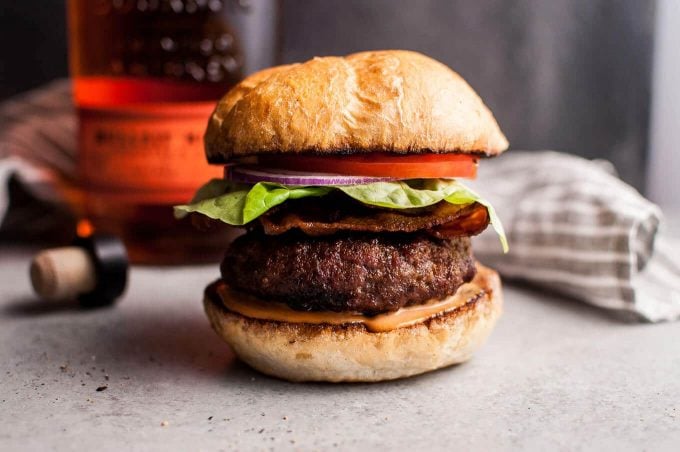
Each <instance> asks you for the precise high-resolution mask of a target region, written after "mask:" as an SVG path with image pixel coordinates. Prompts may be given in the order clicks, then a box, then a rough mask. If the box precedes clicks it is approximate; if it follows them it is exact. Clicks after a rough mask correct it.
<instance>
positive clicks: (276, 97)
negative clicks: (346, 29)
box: [205, 50, 508, 162]
mask: <svg viewBox="0 0 680 452" xmlns="http://www.w3.org/2000/svg"><path fill="white" fill-rule="evenodd" d="M507 147H508V141H507V140H506V138H505V136H504V135H503V133H502V132H501V130H500V128H499V127H498V123H497V122H496V120H495V119H494V117H493V114H492V113H491V111H489V109H488V108H487V107H486V105H484V103H483V102H482V100H481V99H480V98H479V96H478V95H477V94H476V93H475V91H474V90H473V89H472V88H471V87H470V86H469V85H468V84H467V83H466V82H465V80H463V78H462V77H461V76H460V75H458V74H457V73H455V72H454V71H452V70H451V69H449V68H448V67H447V66H445V65H443V64H442V63H439V62H438V61H436V60H433V59H432V58H429V57H426V56H425V55H422V54H420V53H416V52H409V51H404V50H385V51H374V52H361V53H355V54H352V55H348V56H346V57H323V58H314V59H312V60H309V61H307V62H305V63H300V64H291V65H286V66H277V67H273V68H269V69H266V70H264V71H261V72H257V73H255V74H253V75H251V76H250V77H248V78H246V79H245V80H243V81H242V82H241V83H239V84H238V85H236V87H234V88H233V89H232V90H231V91H229V92H228V93H227V94H226V95H225V96H224V97H223V98H222V100H220V102H219V103H218V104H217V107H216V109H215V111H214V113H213V115H212V117H211V118H210V122H209V123H208V130H207V131H206V134H205V148H206V155H207V157H208V160H209V161H211V162H222V161H225V160H228V159H230V158H232V157H239V156H247V155H253V154H266V153H279V152H283V153H316V154H337V153H365V152H392V153H397V154H404V153H418V152H436V153H439V152H460V153H474V154H483V155H489V156H492V155H497V154H500V153H501V152H503V151H504V150H505V149H506V148H507Z"/></svg>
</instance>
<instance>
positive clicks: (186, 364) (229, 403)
mask: <svg viewBox="0 0 680 452" xmlns="http://www.w3.org/2000/svg"><path fill="white" fill-rule="evenodd" d="M29 254H30V253H29V251H28V250H25V249H19V248H12V247H3V248H0V450H3V451H10V450H47V449H55V450H86V449H97V450H121V449H123V450H128V449H130V450H329V449H333V450H368V449H375V448H381V449H383V450H452V449H454V450H455V449H459V450H508V449H526V450H649V451H653V450H672V449H674V450H677V447H678V444H680V325H678V324H662V325H647V324H624V323H620V322H618V321H616V320H614V319H612V318H611V317H609V316H607V315H605V314H603V313H602V312H601V311H598V310H596V309H594V308H590V307H587V306H584V305H581V304H579V303H576V302H572V301H567V300H562V299H558V298H554V297H551V296H547V295H545V294H541V293H537V292H534V291H531V290H528V289H523V288H517V287H507V288H506V312H505V315H504V318H503V319H502V321H501V323H500V325H499V327H498V329H497V330H496V331H495V333H494V334H493V336H492V337H491V339H490V341H489V342H488V344H487V345H486V346H485V347H484V349H483V350H482V351H481V352H480V353H479V354H478V355H477V356H476V357H475V358H474V359H473V360H472V361H470V362H469V363H467V364H464V365H460V366H457V367H453V368H450V369H446V370H443V371H439V372H435V373H432V374H429V375H425V376H422V377H418V378H413V379H409V380H403V381H397V382H392V383H383V384H360V385H358V384H354V385H325V384H312V385H309V384H305V385H303V384H292V383H287V382H283V381H278V380H275V379H271V378H267V377H264V376H262V375H260V374H257V373H255V372H253V371H251V370H250V369H248V368H246V367H245V366H244V365H242V364H240V363H239V362H238V361H236V360H235V359H234V357H233V355H232V354H231V353H230V351H229V350H228V349H227V347H226V346H224V345H223V344H222V343H221V342H220V341H219V340H218V338H217V337H216V336H215V335H214V334H213V333H212V331H211V330H210V329H209V326H208V323H207V321H206V320H205V318H204V316H203V313H202V311H201V305H200V298H201V291H202V288H203V286H204V285H205V283H207V282H208V281H210V280H211V279H213V278H214V277H216V275H217V268H216V266H215V267H200V268H176V269H153V268H135V269H134V270H133V272H132V277H131V284H130V287H129V290H128V293H127V295H126V297H125V298H124V299H122V300H121V301H120V303H119V304H118V305H117V306H116V307H114V308H111V309H103V310H95V311H80V310H75V309H69V308H67V307H63V306H62V307H50V306H49V305H45V304H41V303H39V302H36V300H34V299H33V297H32V295H31V292H30V290H29V282H28V278H27V265H28V259H29ZM100 387H106V389H103V390H101V391H97V388H100ZM166 422H167V425H165V426H163V425H162V424H165V423H166Z"/></svg>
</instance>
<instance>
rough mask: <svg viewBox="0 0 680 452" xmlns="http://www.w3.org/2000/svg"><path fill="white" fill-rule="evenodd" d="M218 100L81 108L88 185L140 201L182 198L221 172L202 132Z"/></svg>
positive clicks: (81, 160)
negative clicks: (212, 162)
mask: <svg viewBox="0 0 680 452" xmlns="http://www.w3.org/2000/svg"><path fill="white" fill-rule="evenodd" d="M214 107H215V103H214V102H195V103H155V104H137V105H134V106H131V105H129V106H116V107H110V108H109V107H105V108H101V107H97V108H79V110H78V112H79V118H80V133H79V146H80V147H79V149H80V156H79V159H78V162H79V173H80V178H81V179H80V180H81V181H82V184H83V189H84V190H85V191H87V192H90V193H92V194H96V195H98V196H103V197H106V196H110V197H113V198H116V199H121V200H123V199H124V200H126V201H130V202H140V203H142V202H143V203H163V204H167V203H182V202H186V201H187V200H188V199H189V198H191V196H192V195H193V193H194V191H195V190H196V188H198V187H199V186H201V185H202V184H204V183H205V182H207V181H208V180H209V179H211V178H214V177H222V172H223V169H222V167H221V166H219V165H209V164H208V163H207V161H206V159H205V153H204V149H203V134H204V132H205V128H206V125H207V123H208V118H209V117H210V114H211V113H212V111H213V109H214Z"/></svg>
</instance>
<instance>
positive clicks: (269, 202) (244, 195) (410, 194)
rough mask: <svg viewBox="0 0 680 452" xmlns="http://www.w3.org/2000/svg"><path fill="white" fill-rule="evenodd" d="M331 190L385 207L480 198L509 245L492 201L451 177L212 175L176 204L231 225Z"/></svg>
mask: <svg viewBox="0 0 680 452" xmlns="http://www.w3.org/2000/svg"><path fill="white" fill-rule="evenodd" d="M333 190H339V191H342V192H343V193H344V194H346V195H347V196H349V197H351V198H353V199H355V200H357V201H359V202H361V203H364V204H368V205H371V206H377V207H383V208H387V209H413V208H418V207H426V206H431V205H433V204H436V203H438V202H440V201H446V202H449V203H451V204H457V205H465V204H471V203H473V202H478V203H480V204H482V205H483V206H484V207H486V209H487V211H488V212H489V219H490V222H491V226H492V227H493V228H494V230H495V231H496V233H497V234H498V237H499V239H500V242H501V245H502V246H503V251H504V252H507V251H508V242H507V239H506V237H505V232H504V231H503V225H502V224H501V222H500V220H499V218H498V215H496V211H495V210H494V208H493V207H492V206H491V204H489V202H487V201H486V200H484V199H483V198H481V197H480V196H479V195H478V194H477V193H475V192H474V191H472V190H470V189H469V188H467V187H465V186H464V185H462V184H461V183H460V182H458V181H456V180H452V179H412V180H406V181H391V182H374V183H371V184H361V185H349V186H309V187H295V186H285V185H280V184H275V183H271V182H259V183H257V184H255V185H244V184H235V183H233V182H230V181H226V180H223V179H213V180H211V181H210V182H208V183H207V184H205V185H204V186H203V187H201V188H199V189H198V191H197V192H196V195H195V196H194V198H193V199H192V200H191V201H190V202H189V204H185V205H180V206H175V217H177V218H183V217H185V216H186V215H188V214H189V213H192V212H197V213H200V214H203V215H205V216H207V217H210V218H212V219H215V220H220V221H223V222H225V223H227V224H230V225H233V226H242V225H244V224H247V223H249V222H251V221H253V220H254V219H256V218H257V217H259V216H260V215H262V214H264V213H265V212H267V211H268V210H269V209H271V208H272V207H274V206H277V205H279V204H282V203H284V202H286V201H287V200H289V199H300V198H307V197H321V196H325V195H327V194H328V193H330V192H331V191H333Z"/></svg>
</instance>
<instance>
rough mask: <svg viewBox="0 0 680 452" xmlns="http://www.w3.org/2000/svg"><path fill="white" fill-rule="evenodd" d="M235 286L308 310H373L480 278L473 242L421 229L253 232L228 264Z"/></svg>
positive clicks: (226, 275) (230, 253) (233, 249)
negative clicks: (317, 234)
mask: <svg viewBox="0 0 680 452" xmlns="http://www.w3.org/2000/svg"><path fill="white" fill-rule="evenodd" d="M220 269H221V272H222V277H223V279H224V280H225V281H226V282H227V284H229V285H230V286H231V287H232V288H234V289H238V290H241V291H243V292H246V293H249V294H252V295H255V296H257V297H259V298H261V299H262V300H264V301H279V302H283V303H286V304H288V306H290V307H291V308H293V309H296V310H304V311H335V312H343V311H353V312H361V313H364V314H367V315H375V314H379V313H381V312H386V311H394V310H397V309H399V308H400V307H403V306H409V305H414V304H420V303H424V302H426V301H428V300H431V299H433V298H434V299H441V298H444V297H446V296H448V295H451V294H453V293H455V291H456V290H457V289H458V287H460V286H461V285H462V284H464V283H466V282H468V281H470V280H471V279H472V278H473V277H474V275H475V265H474V261H473V258H472V253H471V248H470V239H469V238H468V237H456V238H453V239H439V238H435V237H432V236H430V235H427V234H425V233H416V234H413V233H411V234H402V233H396V234H389V233H381V234H370V233H364V234H356V233H354V234H334V235H332V236H322V237H310V236H306V235H304V234H302V233H299V232H287V233H285V234H281V235H278V236H270V235H265V234H264V233H262V232H261V231H259V230H254V231H250V232H248V233H247V234H245V235H243V236H241V237H239V238H238V239H236V240H235V241H234V242H233V243H232V244H231V246H230V247H229V248H228V250H227V252H226V254H225V257H224V260H223V262H222V265H221V267H220Z"/></svg>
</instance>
